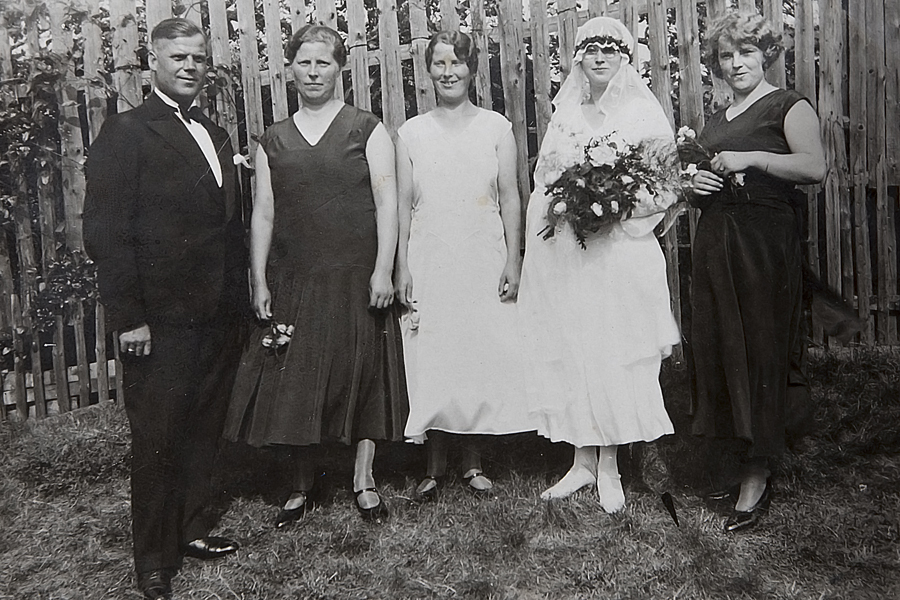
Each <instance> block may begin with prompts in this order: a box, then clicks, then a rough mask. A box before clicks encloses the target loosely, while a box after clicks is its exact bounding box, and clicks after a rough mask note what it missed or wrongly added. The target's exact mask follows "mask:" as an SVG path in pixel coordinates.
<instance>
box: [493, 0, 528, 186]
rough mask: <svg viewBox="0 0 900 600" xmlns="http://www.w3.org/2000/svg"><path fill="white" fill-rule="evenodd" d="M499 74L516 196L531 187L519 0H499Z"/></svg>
mask: <svg viewBox="0 0 900 600" xmlns="http://www.w3.org/2000/svg"><path fill="white" fill-rule="evenodd" d="M500 12H501V16H502V15H503V14H504V13H505V15H506V17H505V19H504V18H502V17H501V20H500V23H501V26H500V77H501V79H502V80H503V96H504V98H505V99H506V117H507V118H508V119H509V120H510V121H511V122H512V130H513V135H514V136H515V138H516V149H517V150H518V154H517V160H516V167H517V179H518V182H519V197H520V198H527V197H528V191H529V190H530V189H531V186H530V184H529V176H528V128H527V124H526V121H525V51H524V49H523V48H522V37H523V35H524V23H523V22H522V3H521V0H500Z"/></svg>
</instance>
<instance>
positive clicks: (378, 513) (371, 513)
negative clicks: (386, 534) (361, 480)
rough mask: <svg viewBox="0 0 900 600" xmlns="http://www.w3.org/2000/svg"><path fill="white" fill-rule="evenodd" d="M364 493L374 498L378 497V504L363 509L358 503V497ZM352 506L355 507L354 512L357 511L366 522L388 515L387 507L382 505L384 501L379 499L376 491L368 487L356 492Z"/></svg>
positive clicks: (379, 496)
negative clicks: (370, 493) (370, 494)
mask: <svg viewBox="0 0 900 600" xmlns="http://www.w3.org/2000/svg"><path fill="white" fill-rule="evenodd" d="M366 492H372V493H374V494H375V495H376V496H378V504H376V505H375V506H369V507H363V506H362V505H361V504H360V503H359V500H360V497H361V496H362V495H363V494H365V493H366ZM354 504H355V505H356V510H358V511H359V514H360V515H361V516H362V518H363V519H365V520H367V521H376V520H378V519H380V518H383V517H386V516H387V514H388V510H387V506H386V505H385V503H384V499H383V498H382V497H381V494H379V493H378V490H377V489H375V488H373V487H370V488H365V489H363V490H359V491H358V492H356V498H355V502H354Z"/></svg>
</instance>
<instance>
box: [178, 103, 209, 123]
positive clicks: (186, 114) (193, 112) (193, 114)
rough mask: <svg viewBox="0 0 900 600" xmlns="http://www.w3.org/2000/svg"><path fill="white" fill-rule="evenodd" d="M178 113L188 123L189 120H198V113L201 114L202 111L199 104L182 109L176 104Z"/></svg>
mask: <svg viewBox="0 0 900 600" xmlns="http://www.w3.org/2000/svg"><path fill="white" fill-rule="evenodd" d="M177 110H178V113H179V114H180V115H181V118H182V119H184V120H185V121H187V122H188V123H190V122H191V121H197V122H198V123H199V122H200V115H202V114H203V111H202V110H200V107H199V106H192V107H190V108H189V109H188V110H184V108H182V106H181V105H180V104H179V105H178V108H177Z"/></svg>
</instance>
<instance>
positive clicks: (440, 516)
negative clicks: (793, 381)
mask: <svg viewBox="0 0 900 600" xmlns="http://www.w3.org/2000/svg"><path fill="white" fill-rule="evenodd" d="M812 380H813V396H814V399H815V401H816V403H817V406H818V411H817V424H818V429H817V431H816V433H815V434H814V435H813V436H812V437H811V438H809V439H807V440H806V441H804V442H803V443H802V444H801V445H800V446H799V447H798V448H797V449H796V450H795V451H794V452H792V453H790V454H788V455H787V456H786V457H785V459H784V461H783V464H782V465H781V468H780V474H779V477H778V479H777V488H776V496H775V500H774V502H773V504H772V508H771V510H770V512H769V514H768V515H767V516H766V518H765V520H764V521H763V523H762V524H761V526H760V527H759V528H758V529H756V530H753V531H751V532H748V533H746V534H743V535H737V536H727V535H725V534H723V533H721V531H720V528H721V522H722V515H723V513H722V511H721V510H720V509H717V508H716V507H712V506H707V505H706V504H705V503H704V502H703V501H702V500H700V498H699V497H698V493H699V492H701V491H702V489H703V487H704V485H706V480H705V475H704V467H705V462H704V459H703V456H702V452H701V447H700V446H699V445H698V444H697V442H696V441H695V440H693V439H691V438H690V437H689V436H686V435H684V434H683V432H685V431H687V418H686V416H685V412H686V408H687V402H688V382H687V377H686V374H685V373H683V372H680V371H678V370H675V369H672V368H669V369H667V371H666V373H665V374H664V389H665V392H666V397H667V403H668V404H669V408H670V412H671V413H672V416H673V419H674V420H675V422H676V429H677V430H678V431H679V433H678V434H677V435H676V436H672V437H670V438H668V439H666V440H664V441H661V442H660V443H658V444H656V445H655V446H653V447H650V448H647V447H643V448H642V447H635V448H634V449H633V451H623V452H622V467H623V474H624V479H625V481H626V495H627V500H628V508H627V510H626V511H625V512H624V513H623V514H618V515H607V514H605V513H603V512H602V510H601V509H600V506H599V503H598V501H597V499H596V497H595V496H594V494H592V493H590V492H588V491H584V492H581V493H579V494H577V495H576V496H575V497H573V498H571V499H568V500H565V501H562V502H553V503H543V502H541V501H540V500H539V499H538V494H539V492H540V491H541V490H542V489H544V488H545V487H546V486H547V485H548V484H550V483H551V482H553V481H554V480H555V479H556V478H557V477H559V476H560V475H561V474H562V473H563V472H564V471H565V469H566V467H567V466H568V465H567V463H568V461H569V460H570V459H571V454H570V452H569V450H568V449H566V448H565V447H563V446H560V445H554V444H550V443H548V442H546V441H544V440H541V439H538V438H536V437H535V436H530V435H519V436H511V437H509V438H504V439H497V440H493V441H492V443H491V445H490V447H491V451H490V457H489V460H488V461H487V463H486V464H487V465H489V466H488V472H489V473H490V474H491V475H492V477H493V478H494V479H495V483H496V486H497V487H496V493H495V494H494V496H493V497H490V498H482V499H479V498H475V497H473V496H472V495H471V494H469V493H468V492H467V491H466V490H465V489H464V488H463V485H462V482H461V481H460V480H459V479H454V478H453V477H451V478H450V480H449V481H448V482H447V485H446V486H445V488H444V490H443V492H442V494H441V496H440V499H439V501H438V502H436V503H434V504H428V505H419V504H415V503H412V502H410V500H409V498H410V496H411V493H412V489H413V487H414V485H415V480H416V477H418V476H419V475H420V474H421V473H422V471H423V468H424V464H423V463H424V457H423V453H422V452H421V449H419V448H416V447H413V446H410V445H397V446H394V447H387V446H386V447H384V448H382V449H380V450H379V457H378V459H377V466H378V468H379V471H378V472H377V473H376V476H377V478H378V481H379V485H380V488H381V491H382V493H383V495H384V496H385V498H386V499H387V501H388V503H389V505H390V509H391V515H390V518H388V519H387V520H386V521H385V522H383V523H381V524H373V523H366V522H363V521H362V520H361V519H360V518H359V516H358V515H357V514H356V512H355V510H354V509H353V495H352V494H351V492H350V490H349V481H350V475H351V472H350V467H351V462H352V452H350V451H349V450H341V449H338V450H334V451H332V452H330V453H329V454H328V455H327V456H326V457H325V461H324V464H323V467H324V469H325V472H326V475H325V476H324V477H323V478H322V484H323V485H322V489H323V495H322V496H323V497H322V503H321V505H320V506H318V507H317V508H316V509H315V510H313V511H312V512H310V513H309V514H308V515H307V516H306V517H304V519H303V520H302V521H301V522H299V523H297V524H295V525H293V526H291V527H288V528H287V529H286V530H284V531H276V530H275V529H274V528H273V527H272V526H271V524H270V521H271V519H272V518H273V517H274V515H275V513H276V512H277V506H278V504H279V503H280V502H281V501H282V500H283V496H284V494H286V492H287V489H286V488H285V487H284V484H283V483H282V482H283V480H284V477H283V474H284V473H283V468H282V465H281V464H280V462H279V460H278V459H277V457H275V456H273V455H271V453H267V452H257V451H251V450H249V449H247V448H244V447H242V446H239V445H229V446H227V447H226V448H225V452H224V453H223V455H222V459H221V467H222V468H221V469H220V471H221V473H220V477H221V481H222V484H223V487H224V489H225V490H226V493H225V494H223V496H222V499H221V500H222V502H221V506H219V507H218V508H219V509H220V510H221V511H222V518H221V521H220V527H219V529H218V532H221V533H223V534H224V535H229V536H234V537H236V538H237V539H239V540H240V541H241V542H242V544H243V548H242V550H241V551H240V552H239V553H238V554H237V555H235V556H232V557H229V558H227V559H225V560H221V561H217V562H211V563H201V562H198V561H188V562H187V563H186V564H185V568H184V569H183V571H182V573H181V575H180V576H179V577H178V578H177V579H176V580H175V582H174V584H175V589H176V597H177V598H181V599H203V600H209V599H220V600H225V599H246V600H281V599H297V598H301V599H313V598H315V599H341V600H344V599H349V598H354V599H355V598H383V599H406V598H409V599H444V598H454V599H472V600H493V599H510V600H511V599H518V600H536V599H552V600H557V599H569V598H578V599H581V598H585V599H588V598H598V599H601V598H602V599H645V598H646V599H654V600H655V599H663V598H681V599H689V600H720V599H745V598H746V599H762V598H765V599H778V600H781V599H785V600H787V599H791V600H794V599H797V600H800V599H803V600H806V599H815V600H824V599H840V600H844V599H857V598H860V599H864V600H867V599H869V598H872V599H874V598H879V599H881V598H895V597H900V575H898V572H900V555H898V547H900V544H898V542H900V517H898V515H900V491H898V487H900V486H898V485H897V481H900V355H898V354H896V353H894V354H891V353H876V352H855V353H852V354H841V355H838V354H824V355H820V356H816V357H814V361H813V369H812ZM127 453H128V428H127V423H126V420H125V417H124V414H123V412H122V411H121V410H120V409H119V408H118V407H116V406H112V405H107V406H98V407H93V408H90V409H87V410H82V411H77V412H76V413H71V414H68V415H62V416H58V417H54V418H51V419H47V420H45V421H41V422H31V423H28V424H25V425H16V424H5V425H4V426H2V427H0V458H2V463H0V464H2V467H0V528H2V533H3V535H2V536H0V599H4V600H5V599H10V600H12V599H15V600H29V599H35V600H37V599H41V600H50V599H60V600H62V599H66V600H80V599H85V600H87V599H90V600H94V599H98V598H110V599H113V598H115V599H122V600H128V599H138V598H140V594H139V593H138V592H137V591H136V590H135V589H134V578H133V575H132V573H131V554H130V522H129V506H128V500H129V498H128V457H127ZM663 491H669V492H671V494H672V496H673V498H674V501H675V504H676V507H677V510H678V516H679V520H680V527H676V526H675V524H674V522H673V521H672V519H671V517H670V516H669V514H668V512H667V511H666V510H665V508H664V506H663V503H662V502H661V500H660V496H659V494H660V493H661V492H663Z"/></svg>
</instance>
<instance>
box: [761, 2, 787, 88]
mask: <svg viewBox="0 0 900 600" xmlns="http://www.w3.org/2000/svg"><path fill="white" fill-rule="evenodd" d="M783 2H784V0H763V16H765V17H766V20H767V21H768V22H769V24H770V25H771V26H772V29H774V30H775V33H776V34H778V35H783V34H784V3H783ZM766 79H768V81H769V83H771V84H773V85H775V86H778V87H780V88H783V87H784V82H785V74H784V53H783V52H782V53H781V56H779V57H778V58H777V59H776V60H775V62H773V63H772V64H771V65H769V68H768V69H767V70H766Z"/></svg>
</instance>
